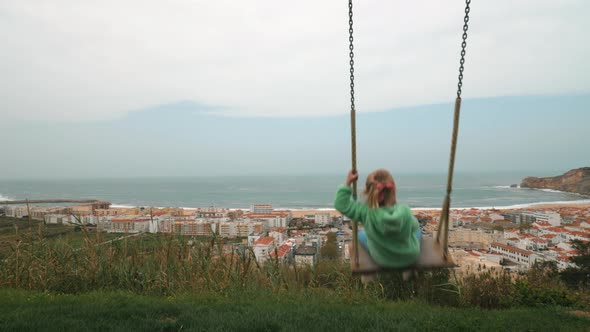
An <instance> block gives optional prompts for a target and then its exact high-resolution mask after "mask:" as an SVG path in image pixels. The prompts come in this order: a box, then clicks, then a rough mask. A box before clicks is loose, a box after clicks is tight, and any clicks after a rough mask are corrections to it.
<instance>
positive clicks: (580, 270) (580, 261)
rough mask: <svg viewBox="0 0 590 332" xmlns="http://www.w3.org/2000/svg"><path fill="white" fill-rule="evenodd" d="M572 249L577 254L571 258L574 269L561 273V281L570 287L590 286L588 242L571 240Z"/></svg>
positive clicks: (589, 243) (569, 268)
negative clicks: (574, 265)
mask: <svg viewBox="0 0 590 332" xmlns="http://www.w3.org/2000/svg"><path fill="white" fill-rule="evenodd" d="M571 243H572V247H573V248H574V249H575V250H577V251H578V252H579V254H578V255H577V256H575V257H572V258H571V262H572V263H574V264H576V267H568V268H567V269H565V270H564V271H563V272H561V279H562V280H563V281H565V282H566V283H567V284H568V285H570V286H578V285H580V286H583V285H586V286H588V285H590V242H583V241H581V240H572V242H571Z"/></svg>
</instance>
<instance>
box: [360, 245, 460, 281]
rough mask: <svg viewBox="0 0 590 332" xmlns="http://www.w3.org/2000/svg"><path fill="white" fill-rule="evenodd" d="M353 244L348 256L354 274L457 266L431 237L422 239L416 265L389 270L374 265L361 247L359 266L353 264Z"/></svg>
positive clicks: (441, 246) (367, 253)
mask: <svg viewBox="0 0 590 332" xmlns="http://www.w3.org/2000/svg"><path fill="white" fill-rule="evenodd" d="M354 246H355V244H354V243H353V245H352V246H350V247H349V254H350V270H351V271H352V273H354V274H372V273H378V272H394V271H407V270H433V269H446V268H454V267H457V264H455V262H454V261H453V257H451V255H450V254H448V255H447V256H446V257H445V255H444V248H443V244H442V243H440V242H437V241H436V239H434V238H432V237H422V242H421V243H420V257H418V261H416V263H414V264H412V265H410V266H407V267H401V268H389V267H382V266H380V265H378V264H377V263H375V261H374V260H373V258H371V256H370V255H369V252H367V249H365V247H363V246H362V245H360V246H359V265H358V266H357V265H356V264H355V250H354Z"/></svg>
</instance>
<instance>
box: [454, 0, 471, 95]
mask: <svg viewBox="0 0 590 332" xmlns="http://www.w3.org/2000/svg"><path fill="white" fill-rule="evenodd" d="M470 4H471V0H465V17H464V18H463V22H464V24H463V41H462V43H461V60H460V61H459V64H460V66H459V83H457V98H461V92H462V91H461V88H462V87H463V69H464V68H463V65H464V64H465V48H466V47H467V29H469V25H468V23H469V11H470V8H469V5H470Z"/></svg>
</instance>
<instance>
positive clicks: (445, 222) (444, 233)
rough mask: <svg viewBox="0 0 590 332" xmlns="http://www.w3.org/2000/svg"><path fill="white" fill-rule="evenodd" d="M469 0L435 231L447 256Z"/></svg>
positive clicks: (437, 239)
mask: <svg viewBox="0 0 590 332" xmlns="http://www.w3.org/2000/svg"><path fill="white" fill-rule="evenodd" d="M470 4H471V0H465V17H464V18H463V22H464V24H463V37H462V39H463V40H462V42H461V60H459V77H458V78H459V82H458V83H457V98H456V99H455V112H454V117H453V135H452V138H451V154H450V157H449V174H448V176H447V194H446V196H445V199H444V201H443V207H442V211H441V218H440V224H439V227H438V231H437V233H436V241H437V242H439V243H440V241H441V240H442V241H443V248H444V256H445V258H446V257H447V256H448V251H449V250H448V246H447V244H448V240H449V209H450V207H451V192H452V190H453V173H454V169H455V152H456V150H457V137H458V136H459V116H460V113H461V92H462V91H461V88H462V87H463V70H464V67H463V65H464V64H465V48H466V47H467V30H468V29H469V25H468V23H469V11H470V10H471V9H470V8H469V5H470Z"/></svg>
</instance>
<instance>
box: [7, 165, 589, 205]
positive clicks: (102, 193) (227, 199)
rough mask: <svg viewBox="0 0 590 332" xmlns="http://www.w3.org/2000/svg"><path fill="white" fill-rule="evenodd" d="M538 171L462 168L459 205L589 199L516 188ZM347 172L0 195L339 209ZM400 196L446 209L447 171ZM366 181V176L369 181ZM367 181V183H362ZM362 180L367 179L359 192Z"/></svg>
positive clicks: (410, 183)
mask: <svg viewBox="0 0 590 332" xmlns="http://www.w3.org/2000/svg"><path fill="white" fill-rule="evenodd" d="M530 174H531V173H530V172H529V173H528V174H527V173H524V172H523V173H516V172H513V173H509V172H504V173H481V174H476V173H457V174H455V177H454V184H453V187H454V188H453V193H452V207H462V208H469V207H509V206H517V207H526V206H528V205H534V204H536V203H544V202H572V201H582V202H586V203H589V202H590V197H587V196H581V195H576V194H570V193H564V192H558V191H552V190H536V189H523V188H510V185H511V184H518V183H520V181H521V180H522V179H523V178H524V177H526V176H527V175H530ZM344 179H345V174H343V175H341V176H334V175H327V176H320V175H314V176H220V177H150V178H104V179H45V180H43V179H36V180H11V179H8V180H6V179H5V180H1V179H0V200H5V199H25V198H29V199H49V198H76V199H81V198H89V199H100V200H106V201H109V202H111V203H113V204H114V205H122V206H153V207H209V206H218V207H227V208H243V209H247V208H249V207H250V205H252V204H258V203H267V204H272V205H273V206H274V207H275V208H289V209H308V208H309V209H321V208H332V204H333V199H334V195H335V192H336V189H337V187H338V185H339V184H341V183H343V182H344ZM395 179H396V183H397V186H398V202H399V203H404V204H407V205H409V206H410V207H412V208H438V207H440V206H441V204H442V201H443V197H444V194H445V186H446V174H395ZM361 180H362V181H364V179H361ZM361 183H364V182H359V184H361ZM360 190H361V186H360V185H359V192H360Z"/></svg>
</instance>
